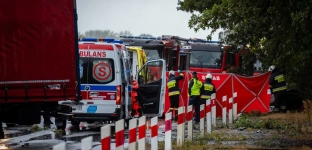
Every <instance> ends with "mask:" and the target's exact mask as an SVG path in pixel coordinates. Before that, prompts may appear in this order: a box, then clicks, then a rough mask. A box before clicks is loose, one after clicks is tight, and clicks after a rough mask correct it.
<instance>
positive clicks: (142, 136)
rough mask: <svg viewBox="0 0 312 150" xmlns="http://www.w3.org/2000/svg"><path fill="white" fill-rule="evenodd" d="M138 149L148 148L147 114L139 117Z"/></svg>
mask: <svg viewBox="0 0 312 150" xmlns="http://www.w3.org/2000/svg"><path fill="white" fill-rule="evenodd" d="M138 149H139V150H145V149H146V116H142V117H140V118H139V139H138Z"/></svg>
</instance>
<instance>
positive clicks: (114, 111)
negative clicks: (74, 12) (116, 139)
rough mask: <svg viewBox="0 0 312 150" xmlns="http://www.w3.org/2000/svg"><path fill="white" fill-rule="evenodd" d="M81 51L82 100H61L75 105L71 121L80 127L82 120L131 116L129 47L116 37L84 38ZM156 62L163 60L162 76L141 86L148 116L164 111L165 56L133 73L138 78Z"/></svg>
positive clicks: (142, 104)
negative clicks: (138, 75)
mask: <svg viewBox="0 0 312 150" xmlns="http://www.w3.org/2000/svg"><path fill="white" fill-rule="evenodd" d="M79 54H80V60H79V66H80V67H79V69H80V83H81V85H80V87H81V88H80V89H81V100H80V102H79V103H78V104H77V103H76V102H74V101H70V100H66V101H60V102H59V104H61V105H69V106H71V107H72V113H71V114H70V116H69V117H68V119H69V120H71V122H72V125H73V126H74V127H79V123H80V122H88V123H93V122H95V121H100V122H103V121H117V120H119V119H129V116H128V114H129V113H128V112H129V111H130V110H129V109H131V100H130V97H129V94H130V90H131V88H130V87H131V80H130V71H131V70H132V69H131V68H130V66H131V64H129V55H128V53H127V48H126V47H125V46H124V45H122V42H121V41H116V40H114V39H108V38H104V39H97V38H83V39H81V40H80V41H79ZM155 62H157V64H160V66H159V67H160V68H161V69H162V70H161V71H160V76H161V77H162V78H160V79H159V80H157V81H152V82H151V81H141V82H140V83H139V89H138V101H139V103H140V105H141V107H142V112H143V114H144V115H146V116H148V117H153V116H162V114H163V110H164V108H163V107H164V99H165V85H166V70H165V69H166V66H165V64H166V63H165V60H163V59H159V60H153V61H148V62H146V63H145V64H144V65H143V66H142V68H140V69H138V72H137V73H136V75H134V76H135V77H136V78H137V74H140V73H141V72H144V73H146V70H147V69H148V66H149V65H150V64H151V63H153V64H155ZM127 63H128V64H127ZM125 106H128V107H125ZM77 129H79V128H77Z"/></svg>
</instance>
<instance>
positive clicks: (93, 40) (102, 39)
mask: <svg viewBox="0 0 312 150" xmlns="http://www.w3.org/2000/svg"><path fill="white" fill-rule="evenodd" d="M79 41H83V42H107V43H112V42H114V41H115V39H112V38H82V39H79Z"/></svg>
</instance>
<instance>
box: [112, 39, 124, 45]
mask: <svg viewBox="0 0 312 150" xmlns="http://www.w3.org/2000/svg"><path fill="white" fill-rule="evenodd" d="M113 43H119V44H123V41H120V40H115V41H113Z"/></svg>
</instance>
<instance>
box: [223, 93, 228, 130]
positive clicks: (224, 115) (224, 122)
mask: <svg viewBox="0 0 312 150" xmlns="http://www.w3.org/2000/svg"><path fill="white" fill-rule="evenodd" d="M226 99H227V98H226V96H223V97H222V123H223V124H224V125H226Z"/></svg>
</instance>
